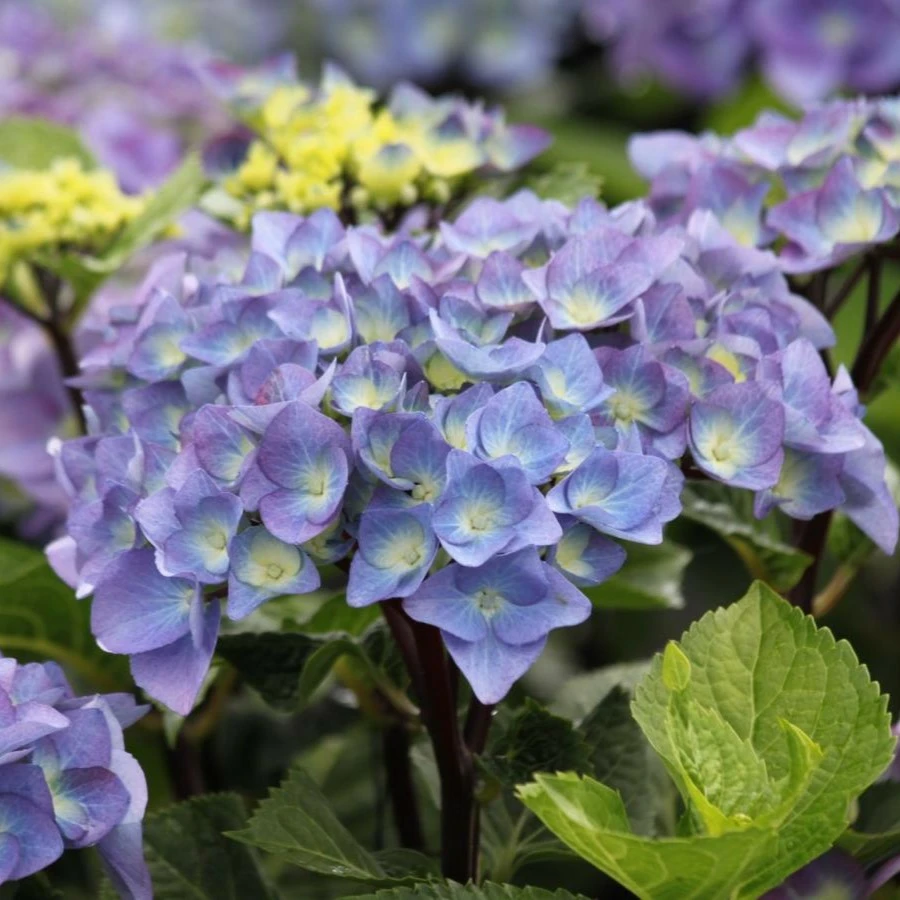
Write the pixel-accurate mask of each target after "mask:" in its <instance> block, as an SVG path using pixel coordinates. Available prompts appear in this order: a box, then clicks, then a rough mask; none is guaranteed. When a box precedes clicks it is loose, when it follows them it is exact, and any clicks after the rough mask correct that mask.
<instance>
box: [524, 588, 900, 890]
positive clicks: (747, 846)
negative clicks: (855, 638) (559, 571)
mask: <svg viewBox="0 0 900 900" xmlns="http://www.w3.org/2000/svg"><path fill="white" fill-rule="evenodd" d="M678 647H679V650H680V655H679V654H678V653H676V652H675V651H673V650H672V649H669V650H668V651H667V653H666V655H659V656H657V657H656V658H655V659H654V661H653V664H652V665H651V669H650V672H649V673H648V674H647V676H646V677H645V678H644V679H643V681H642V682H641V683H640V684H639V685H638V687H637V690H636V692H635V700H634V702H633V704H632V710H633V713H634V717H635V719H636V720H637V722H638V724H639V725H640V727H641V730H642V731H643V732H644V734H645V735H646V737H647V739H648V740H649V742H650V743H651V745H652V746H653V748H654V749H655V750H656V752H657V753H658V754H659V755H660V757H661V758H662V760H663V762H664V763H665V765H666V767H667V768H668V770H669V773H670V774H671V775H672V777H673V779H674V780H675V783H676V785H677V786H678V788H679V790H680V791H681V794H682V798H683V800H684V802H685V804H686V806H687V809H688V816H687V818H686V820H685V821H686V826H687V832H686V833H685V834H684V836H680V837H677V838H663V839H658V840H648V839H646V838H642V837H639V836H638V835H636V834H634V832H633V830H632V827H631V824H630V823H629V820H628V816H627V814H626V811H625V807H624V805H623V803H622V798H621V797H620V796H619V794H618V793H616V792H615V791H613V790H612V789H611V788H609V787H607V786H605V785H602V784H600V783H599V782H596V781H593V780H592V779H585V780H580V779H579V778H578V777H577V776H576V775H574V774H571V773H570V774H567V775H561V776H557V777H556V778H553V777H551V776H543V775H541V776H538V778H537V780H536V782H535V783H532V784H529V785H525V786H522V787H520V789H519V794H520V797H521V798H522V800H523V802H524V803H525V804H526V805H527V806H528V807H529V808H530V809H532V810H533V811H534V812H535V813H536V814H537V815H538V816H539V817H540V818H541V819H542V820H543V821H544V823H545V824H546V825H547V827H549V828H550V829H551V830H552V831H554V832H555V833H556V834H557V835H558V836H559V837H560V838H561V839H562V840H563V841H564V842H566V843H567V844H569V846H571V847H572V848H573V849H575V850H576V851H577V852H579V853H581V854H582V855H583V856H585V858H587V859H589V860H590V861H591V862H593V863H594V864H595V865H597V866H598V867H599V868H601V869H603V870H604V871H606V872H607V873H608V874H609V875H611V876H612V877H614V878H616V879H617V880H619V881H620V882H621V883H623V884H625V885H626V886H627V887H628V888H629V889H631V890H632V891H634V892H635V893H636V894H637V895H638V896H639V897H652V898H653V900H663V898H669V897H672V898H675V897H685V896H698V897H700V896H703V897H707V896H708V897H719V896H722V897H734V898H751V897H758V896H759V895H760V894H762V893H764V892H765V891H766V890H767V889H769V888H771V887H773V886H775V885H777V884H778V883H780V882H781V881H782V880H783V879H784V878H785V877H786V876H787V875H789V874H790V873H791V872H793V871H795V870H796V869H798V868H800V867H801V866H803V865H804V864H805V863H807V862H809V861H810V860H812V859H814V858H815V857H816V856H818V855H820V854H821V853H823V852H825V850H827V849H828V848H829V847H830V846H831V845H832V844H833V843H834V841H835V840H836V839H837V838H838V837H839V836H840V834H841V832H842V831H843V830H844V828H845V826H846V823H847V813H848V809H849V808H850V804H851V802H852V800H853V799H854V798H855V797H857V796H858V795H859V794H860V793H862V791H863V790H865V788H866V787H867V786H868V785H870V784H871V783H872V782H873V781H874V780H875V779H876V778H877V777H878V775H879V774H880V773H881V771H882V770H883V769H884V768H885V766H886V765H887V764H888V762H889V761H890V759H891V756H892V752H893V745H894V740H893V738H892V736H891V733H890V720H889V716H888V714H887V707H886V699H887V698H886V697H884V696H882V695H880V693H879V689H878V685H877V684H876V683H874V682H872V681H871V679H870V678H869V675H868V672H867V670H866V669H865V667H864V666H861V665H860V664H859V662H858V660H857V659H856V656H855V655H854V653H853V650H852V649H851V648H850V646H849V644H847V643H846V642H844V641H840V642H837V641H835V639H834V637H833V636H832V634H831V632H830V631H828V629H818V628H817V627H816V624H815V622H814V621H813V620H812V619H811V618H809V617H807V616H804V615H803V614H802V613H801V612H800V611H799V610H797V609H795V608H794V607H792V606H790V605H789V604H788V603H786V602H785V601H784V600H782V599H781V598H780V597H779V596H778V595H777V594H775V593H773V592H772V591H771V590H769V589H768V588H767V587H765V585H762V584H759V583H757V584H755V585H754V586H753V587H752V588H751V590H750V591H749V592H748V594H747V595H746V596H745V597H744V598H743V599H742V600H740V601H739V602H738V603H735V604H734V605H732V606H731V607H728V608H727V609H720V610H717V611H715V612H711V613H708V614H707V615H705V616H704V617H703V618H702V619H701V620H700V621H699V622H697V623H695V624H694V625H693V626H692V627H691V628H690V630H689V631H688V632H687V633H686V634H685V635H684V636H683V637H682V639H681V641H680V643H679V645H678ZM682 656H683V657H684V659H682ZM685 662H686V663H687V665H686V664H685Z"/></svg>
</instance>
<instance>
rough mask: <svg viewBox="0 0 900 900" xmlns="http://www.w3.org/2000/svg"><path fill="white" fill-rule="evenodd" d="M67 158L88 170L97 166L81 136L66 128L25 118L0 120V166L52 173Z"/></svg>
mask: <svg viewBox="0 0 900 900" xmlns="http://www.w3.org/2000/svg"><path fill="white" fill-rule="evenodd" d="M63 158H69V159H77V160H78V161H79V162H80V163H81V164H82V166H83V167H84V168H85V169H93V168H95V167H96V165H97V162H96V160H95V159H94V157H93V156H92V155H91V153H90V151H89V150H88V149H87V148H86V147H85V146H84V144H82V143H81V138H79V137H78V133H77V132H76V131H74V130H73V129H71V128H67V127H66V126H65V125H60V124H58V123H57V122H49V121H47V120H46V119H33V118H28V117H25V116H12V117H10V118H8V119H3V120H0V163H5V164H6V165H8V166H12V167H14V168H17V169H49V168H50V166H51V165H52V164H53V162H54V161H55V160H57V159H63Z"/></svg>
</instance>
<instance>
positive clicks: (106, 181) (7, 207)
mask: <svg viewBox="0 0 900 900" xmlns="http://www.w3.org/2000/svg"><path fill="white" fill-rule="evenodd" d="M144 205H145V200H144V198H143V197H131V196H128V195H126V194H123V193H122V192H121V190H120V189H119V186H118V184H117V183H116V179H115V177H114V176H113V174H112V173H111V172H108V171H104V170H102V169H97V170H93V169H91V170H86V169H84V168H83V166H82V165H81V163H80V162H79V161H78V160H76V159H68V158H66V159H59V160H57V161H56V162H54V163H53V165H52V166H51V167H50V168H49V169H44V170H39V171H38V170H31V169H2V170H0V284H2V283H3V282H4V281H5V280H6V278H7V275H8V272H9V268H10V266H12V265H13V264H14V263H15V262H17V261H19V260H27V259H29V258H31V257H34V256H37V255H40V254H48V253H50V254H52V253H56V252H60V251H75V252H96V251H98V250H101V249H102V248H103V247H104V246H105V245H106V244H108V243H109V242H110V241H111V240H112V238H113V237H115V235H116V234H117V233H118V232H119V231H120V230H121V229H122V227H123V226H125V225H126V224H127V223H128V222H130V221H131V220H132V219H133V218H134V217H135V216H137V215H138V214H139V213H140V212H141V211H142V210H143V208H144Z"/></svg>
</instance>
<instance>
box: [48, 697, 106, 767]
mask: <svg viewBox="0 0 900 900" xmlns="http://www.w3.org/2000/svg"><path fill="white" fill-rule="evenodd" d="M65 716H66V718H67V719H68V721H69V727H68V728H65V729H63V730H62V731H60V732H59V733H57V734H54V735H53V736H52V737H50V738H49V739H48V740H46V741H43V742H42V743H41V746H44V747H47V746H51V747H52V749H53V753H52V756H53V758H54V761H55V764H56V765H58V766H59V767H60V768H61V769H73V768H78V769H82V768H90V767H92V766H102V767H108V766H109V761H110V758H111V756H112V751H113V739H112V732H111V730H110V728H109V725H108V723H107V718H106V713H105V712H104V710H102V709H100V708H98V707H93V708H81V709H70V710H66V712H65ZM35 753H36V754H37V755H39V754H38V750H35ZM35 761H37V760H35Z"/></svg>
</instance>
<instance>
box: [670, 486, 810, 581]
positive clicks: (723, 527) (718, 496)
mask: <svg viewBox="0 0 900 900" xmlns="http://www.w3.org/2000/svg"><path fill="white" fill-rule="evenodd" d="M745 494H746V492H743V493H739V492H738V491H735V490H733V489H731V488H727V487H725V486H724V485H718V484H692V485H691V486H690V487H689V488H687V489H686V490H685V491H684V493H683V494H682V497H681V502H682V507H683V510H682V515H683V516H684V517H685V518H686V519H691V520H692V521H694V522H699V523H700V524H701V525H705V526H706V527H707V528H709V529H711V530H712V531H714V532H715V533H716V534H718V535H719V537H721V538H722V539H723V540H724V541H725V542H726V543H727V544H728V545H729V546H730V547H731V548H732V549H733V550H734V552H735V553H737V555H738V556H739V557H740V558H741V561H742V562H743V563H744V565H745V566H746V567H747V571H748V572H749V573H750V576H751V577H752V578H756V579H759V580H760V581H765V582H766V584H768V585H769V586H770V587H771V588H773V589H774V590H776V591H780V592H786V591H789V590H790V589H791V588H792V587H794V585H795V584H797V582H798V581H799V580H800V578H801V576H802V575H803V573H804V572H805V571H806V569H807V568H808V567H809V565H810V563H811V562H812V557H811V556H810V555H809V554H808V553H804V552H803V551H802V550H798V549H797V548H796V547H792V546H790V544H786V543H784V541H782V540H781V539H780V538H779V537H778V535H777V533H776V532H775V530H774V529H775V523H774V520H763V521H760V520H758V519H756V518H755V517H754V515H753V510H752V507H751V505H750V503H749V502H748V499H750V498H749V495H746V496H745Z"/></svg>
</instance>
